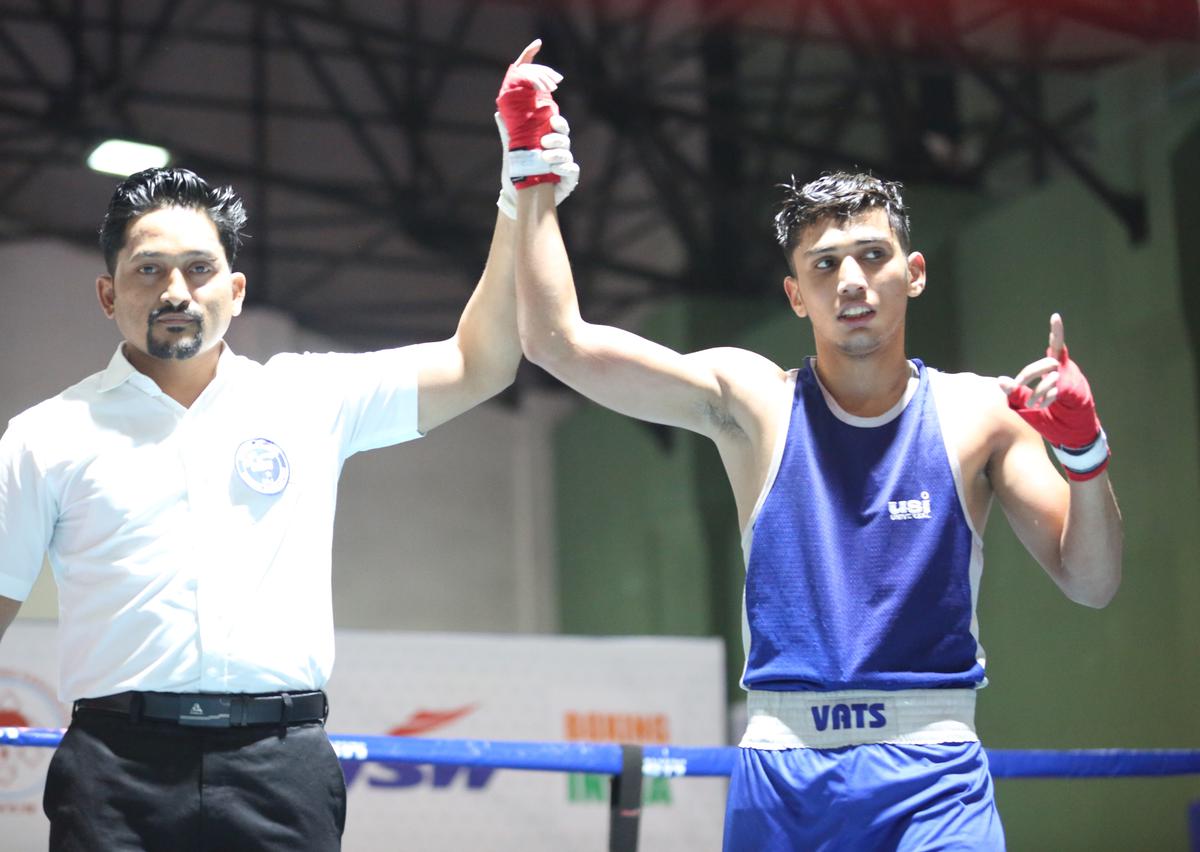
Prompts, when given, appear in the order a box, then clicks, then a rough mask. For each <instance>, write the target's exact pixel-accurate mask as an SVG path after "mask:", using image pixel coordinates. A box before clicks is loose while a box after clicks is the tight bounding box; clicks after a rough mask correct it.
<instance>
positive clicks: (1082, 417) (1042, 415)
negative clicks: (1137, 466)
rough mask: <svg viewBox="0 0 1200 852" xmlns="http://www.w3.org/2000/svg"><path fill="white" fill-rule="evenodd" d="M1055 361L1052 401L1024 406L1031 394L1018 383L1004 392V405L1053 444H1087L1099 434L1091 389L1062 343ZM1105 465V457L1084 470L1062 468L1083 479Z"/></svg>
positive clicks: (1100, 469) (1069, 445)
mask: <svg viewBox="0 0 1200 852" xmlns="http://www.w3.org/2000/svg"><path fill="white" fill-rule="evenodd" d="M1046 354H1047V355H1048V356H1050V357H1051V358H1053V357H1054V351H1053V350H1052V349H1049V348H1048V349H1046ZM1058 364H1059V367H1058V395H1057V396H1056V397H1055V400H1054V402H1052V403H1050V405H1049V406H1047V407H1046V408H1027V407H1026V403H1027V402H1028V401H1029V397H1030V396H1032V395H1033V390H1032V388H1030V387H1029V386H1028V385H1018V386H1017V387H1016V389H1015V390H1013V392H1012V393H1010V394H1009V395H1008V407H1009V408H1011V409H1012V410H1013V411H1015V412H1017V414H1019V415H1021V417H1022V419H1024V420H1025V422H1026V423H1028V424H1029V425H1030V426H1032V427H1033V428H1034V429H1036V430H1037V431H1038V434H1040V435H1041V436H1042V437H1043V438H1045V439H1046V440H1047V441H1049V442H1050V443H1051V444H1053V445H1054V446H1056V447H1065V448H1068V449H1081V448H1084V447H1088V446H1090V445H1091V444H1093V443H1094V442H1095V441H1096V439H1097V438H1099V437H1100V435H1101V429H1100V418H1099V417H1097V416H1096V401H1095V400H1094V399H1093V398H1092V389H1091V387H1090V386H1089V385H1088V380H1087V379H1086V378H1085V377H1084V375H1083V373H1082V372H1081V371H1080V369H1079V365H1078V364H1076V363H1075V362H1074V361H1072V360H1071V356H1070V354H1069V353H1068V352H1067V347H1066V346H1065V345H1064V346H1063V348H1062V352H1061V353H1059V355H1058ZM1061 458H1062V456H1060V459H1061ZM1107 466H1108V461H1107V460H1105V462H1104V463H1103V464H1102V465H1100V466H1099V467H1097V468H1095V469H1093V470H1089V471H1086V472H1084V473H1079V472H1076V471H1073V470H1071V469H1070V468H1067V467H1064V469H1065V470H1066V473H1067V476H1068V477H1070V478H1071V479H1075V480H1083V479H1091V478H1092V477H1093V476H1096V475H1097V474H1099V473H1100V472H1101V471H1103V470H1104V468H1105V467H1107Z"/></svg>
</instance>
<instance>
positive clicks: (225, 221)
mask: <svg viewBox="0 0 1200 852" xmlns="http://www.w3.org/2000/svg"><path fill="white" fill-rule="evenodd" d="M163 207H189V208H192V209H194V210H203V211H204V212H205V213H207V214H208V218H210V219H212V222H213V224H214V225H216V226H217V236H218V238H219V239H220V240H221V247H222V248H224V249H225V259H226V260H228V261H229V265H230V266H231V267H232V266H233V260H234V258H235V257H236V256H237V250H238V248H239V247H240V246H241V244H242V228H243V227H244V226H245V224H246V211H245V209H244V208H243V207H242V199H241V198H239V197H238V194H237V193H236V192H234V191H233V187H231V186H209V184H208V182H207V181H205V180H204V178H202V177H200V176H199V175H197V174H196V173H195V172H192V171H189V170H188V169H178V168H174V169H146V170H145V171H141V172H138V173H137V174H133V175H130V176H129V177H127V178H126V179H125V180H124V181H122V183H121V185H120V186H118V187H117V189H116V191H115V192H114V193H113V197H112V200H111V201H109V203H108V211H107V212H106V213H105V214H104V221H103V222H102V223H101V224H100V249H101V251H103V252H104V263H105V265H106V266H107V267H108V273H109V275H111V274H113V273H114V272H116V269H117V255H118V254H120V252H121V249H122V248H124V247H125V231H126V229H127V228H128V226H129V223H130V222H132V221H133V220H134V219H136V218H137V217H139V216H141V215H143V214H146V213H149V212H150V211H152V210H158V209H161V208H163Z"/></svg>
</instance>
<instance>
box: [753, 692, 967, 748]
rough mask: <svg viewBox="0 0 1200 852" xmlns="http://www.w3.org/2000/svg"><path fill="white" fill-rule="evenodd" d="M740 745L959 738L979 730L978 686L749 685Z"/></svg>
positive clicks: (954, 740)
mask: <svg viewBox="0 0 1200 852" xmlns="http://www.w3.org/2000/svg"><path fill="white" fill-rule="evenodd" d="M746 711H747V716H748V717H749V723H748V724H747V725H746V733H745V735H744V736H743V737H742V741H741V743H739V745H740V746H741V747H742V748H760V749H786V748H841V747H842V746H849V745H865V744H867V743H900V744H904V743H907V744H910V745H922V744H930V743H961V742H973V741H976V740H978V739H979V736H978V735H977V734H976V733H975V690H973V689H910V690H904V691H899V692H876V691H872V690H846V691H844V692H768V691H765V690H751V691H750V693H749V695H748V696H747V699H746Z"/></svg>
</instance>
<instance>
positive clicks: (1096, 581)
mask: <svg viewBox="0 0 1200 852" xmlns="http://www.w3.org/2000/svg"><path fill="white" fill-rule="evenodd" d="M1035 380H1036V381H1037V383H1038V384H1037V387H1036V388H1035V389H1033V390H1030V389H1029V388H1028V387H1027V383H1029V382H1033V381H1035ZM999 383H1000V387H1001V389H1002V390H1004V391H1005V393H1007V394H1008V398H1009V407H1007V408H1004V409H999V411H998V415H997V416H999V417H1001V418H1002V419H1003V421H1004V422H1003V423H1002V426H1001V434H1004V435H1006V436H1007V437H1006V439H1005V440H1002V442H1001V448H1000V450H999V451H998V452H997V453H996V454H995V455H994V456H993V458H992V461H991V464H990V467H989V475H990V476H991V480H992V486H993V488H994V489H995V491H996V494H997V496H998V497H999V498H1000V503H1001V506H1002V507H1003V508H1004V511H1005V513H1006V514H1007V515H1008V518H1009V521H1010V523H1011V524H1012V526H1013V530H1014V531H1015V532H1016V533H1017V536H1018V537H1019V538H1020V539H1021V541H1022V542H1023V543H1024V544H1025V546H1026V548H1028V550H1029V552H1030V553H1031V554H1033V556H1034V557H1035V558H1036V559H1037V560H1038V562H1039V563H1041V565H1042V567H1043V568H1045V569H1046V572H1047V573H1048V574H1049V575H1050V576H1051V577H1052V578H1053V579H1054V581H1055V583H1057V584H1058V586H1059V588H1061V589H1062V590H1063V592H1064V593H1065V594H1066V595H1067V597H1069V598H1070V599H1071V600H1073V601H1075V602H1077V603H1081V604H1084V605H1086V606H1092V607H1103V606H1106V605H1107V604H1108V603H1109V601H1111V600H1112V598H1113V596H1114V595H1115V594H1116V592H1117V588H1118V587H1119V586H1120V584H1121V550H1122V545H1123V538H1124V531H1123V523H1122V520H1121V512H1120V510H1119V509H1118V507H1117V501H1116V496H1115V495H1114V493H1113V490H1112V484H1111V483H1110V482H1109V478H1108V473H1107V464H1108V448H1107V439H1106V438H1105V436H1104V433H1103V430H1102V429H1101V428H1100V422H1099V419H1098V418H1097V417H1096V415H1095V405H1094V403H1093V401H1092V396H1091V389H1090V388H1089V387H1088V385H1087V380H1086V379H1084V378H1083V374H1082V372H1080V371H1079V368H1078V365H1076V364H1075V363H1074V362H1072V361H1071V360H1070V357H1069V355H1068V353H1067V349H1066V344H1065V341H1064V334H1063V326H1062V319H1061V318H1060V317H1059V316H1058V314H1055V315H1054V316H1053V317H1051V321H1050V345H1049V347H1048V349H1047V356H1046V358H1043V359H1041V360H1039V361H1034V362H1033V363H1031V364H1029V365H1028V366H1027V367H1026V368H1025V369H1024V370H1022V371H1021V372H1020V373H1019V374H1018V375H1017V377H1016V378H1015V379H1009V378H1007V377H1001V378H1000V380H999ZM1039 433H1040V434H1039ZM1043 437H1044V438H1046V439H1047V440H1049V441H1050V442H1051V444H1052V445H1054V446H1056V447H1058V448H1059V450H1060V452H1059V453H1058V455H1059V457H1060V459H1065V460H1066V461H1065V462H1064V469H1066V470H1067V475H1068V477H1069V485H1068V483H1066V482H1063V480H1062V478H1061V477H1060V476H1059V475H1058V474H1057V472H1056V471H1055V470H1054V467H1053V465H1052V464H1051V463H1050V460H1049V458H1047V456H1046V452H1045V449H1044V447H1043V444H1042V438H1043ZM1063 447H1067V448H1068V450H1067V451H1066V452H1064V451H1062V448H1063ZM1068 465H1070V467H1068ZM1072 468H1073V469H1072Z"/></svg>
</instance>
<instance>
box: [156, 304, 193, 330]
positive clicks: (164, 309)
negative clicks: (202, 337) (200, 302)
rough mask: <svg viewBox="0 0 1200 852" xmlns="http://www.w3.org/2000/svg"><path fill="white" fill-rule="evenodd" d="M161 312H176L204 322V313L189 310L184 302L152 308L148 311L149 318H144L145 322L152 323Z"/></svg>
mask: <svg viewBox="0 0 1200 852" xmlns="http://www.w3.org/2000/svg"><path fill="white" fill-rule="evenodd" d="M163 314H177V315H180V316H185V317H187V318H188V319H189V320H191V321H193V322H197V323H200V324H201V325H203V324H204V314H202V313H200V312H199V311H194V310H189V309H188V308H187V307H186V303H185V305H183V306H180V307H174V306H173V305H163V306H162V307H161V308H155V309H154V310H152V311H151V312H150V317H149V319H147V320H146V322H147V323H148V324H149V325H153V324H154V321H155V320H156V319H158V318H159V317H161V316H162V315H163Z"/></svg>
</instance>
